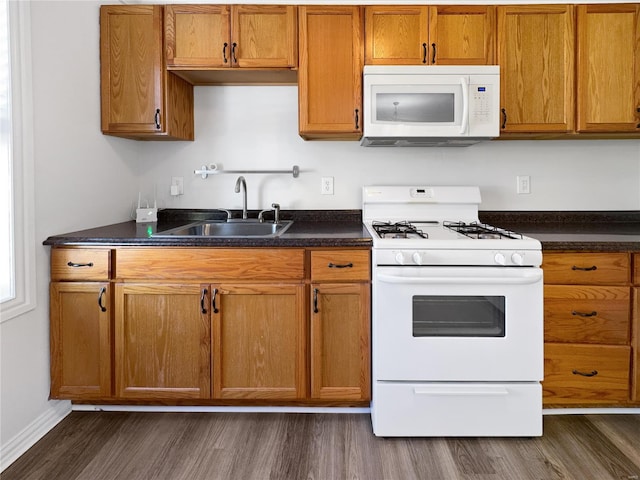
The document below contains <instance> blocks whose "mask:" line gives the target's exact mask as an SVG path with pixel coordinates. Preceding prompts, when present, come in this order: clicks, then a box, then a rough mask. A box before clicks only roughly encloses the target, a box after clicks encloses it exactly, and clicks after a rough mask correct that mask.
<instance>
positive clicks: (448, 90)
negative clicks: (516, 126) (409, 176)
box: [361, 65, 500, 147]
mask: <svg viewBox="0 0 640 480" xmlns="http://www.w3.org/2000/svg"><path fill="white" fill-rule="evenodd" d="M363 84H364V105H363V128H364V136H363V138H362V141H361V145H363V146H388V147H398V146H401V147H404V146H468V145H473V144H475V143H478V142H480V141H483V140H489V139H491V138H493V137H497V136H498V135H499V134H500V67H499V66H497V65H468V66H462V65H452V66H449V65H447V66H444V65H433V66H400V65H397V66H396V65H389V66H377V65H367V66H365V67H364V82H363Z"/></svg>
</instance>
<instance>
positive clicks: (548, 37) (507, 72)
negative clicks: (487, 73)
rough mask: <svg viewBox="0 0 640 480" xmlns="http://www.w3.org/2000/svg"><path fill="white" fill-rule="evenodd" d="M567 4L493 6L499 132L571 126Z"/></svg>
mask: <svg viewBox="0 0 640 480" xmlns="http://www.w3.org/2000/svg"><path fill="white" fill-rule="evenodd" d="M573 18H574V14H573V6H571V5H536V6H523V7H518V6H501V7H498V64H499V65H500V73H501V75H500V97H501V105H502V106H501V110H502V132H567V131H571V130H573V128H574V114H573V112H574V95H573V91H574V21H573Z"/></svg>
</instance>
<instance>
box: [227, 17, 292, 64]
mask: <svg viewBox="0 0 640 480" xmlns="http://www.w3.org/2000/svg"><path fill="white" fill-rule="evenodd" d="M232 13H233V14H232V17H231V19H232V20H231V21H232V23H231V32H232V38H231V61H232V65H233V66H234V67H235V66H238V67H249V68H264V67H270V68H276V67H282V68H289V67H295V66H297V64H298V24H297V17H296V7H295V6H293V5H260V6H258V5H235V6H234V7H233V11H232Z"/></svg>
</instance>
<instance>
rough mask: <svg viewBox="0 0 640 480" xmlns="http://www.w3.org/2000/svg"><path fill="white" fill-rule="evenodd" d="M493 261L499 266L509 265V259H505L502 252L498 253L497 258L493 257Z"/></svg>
mask: <svg viewBox="0 0 640 480" xmlns="http://www.w3.org/2000/svg"><path fill="white" fill-rule="evenodd" d="M493 259H494V260H495V262H496V263H497V264H498V265H506V263H507V259H506V258H504V255H503V254H502V253H500V252H498V253H496V255H495V257H493Z"/></svg>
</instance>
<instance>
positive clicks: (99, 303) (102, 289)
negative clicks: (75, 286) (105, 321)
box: [98, 287, 107, 312]
mask: <svg viewBox="0 0 640 480" xmlns="http://www.w3.org/2000/svg"><path fill="white" fill-rule="evenodd" d="M106 291H107V287H102V288H101V289H100V293H99V294H98V306H99V307H100V311H102V312H106V311H107V307H105V306H104V305H102V298H103V297H104V294H105V293H106Z"/></svg>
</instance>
